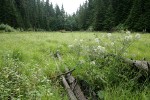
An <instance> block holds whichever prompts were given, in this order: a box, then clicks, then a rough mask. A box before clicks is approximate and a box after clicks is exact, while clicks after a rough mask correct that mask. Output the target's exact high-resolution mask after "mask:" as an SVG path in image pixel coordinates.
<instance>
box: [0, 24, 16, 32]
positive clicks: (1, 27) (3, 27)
mask: <svg viewBox="0 0 150 100" xmlns="http://www.w3.org/2000/svg"><path fill="white" fill-rule="evenodd" d="M0 31H2V32H15V31H16V30H15V29H14V28H13V27H11V26H9V25H7V24H0Z"/></svg>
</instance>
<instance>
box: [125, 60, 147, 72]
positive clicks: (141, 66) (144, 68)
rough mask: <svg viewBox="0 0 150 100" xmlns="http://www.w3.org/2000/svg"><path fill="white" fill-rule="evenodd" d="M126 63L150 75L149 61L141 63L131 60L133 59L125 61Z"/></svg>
mask: <svg viewBox="0 0 150 100" xmlns="http://www.w3.org/2000/svg"><path fill="white" fill-rule="evenodd" d="M124 62H125V63H128V64H129V65H131V66H134V67H136V68H138V69H139V70H142V71H144V72H146V73H150V62H148V61H140V60H131V59H124Z"/></svg>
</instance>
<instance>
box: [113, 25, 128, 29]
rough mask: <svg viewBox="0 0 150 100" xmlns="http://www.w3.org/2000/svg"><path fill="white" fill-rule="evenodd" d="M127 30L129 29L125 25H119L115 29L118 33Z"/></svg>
mask: <svg viewBox="0 0 150 100" xmlns="http://www.w3.org/2000/svg"><path fill="white" fill-rule="evenodd" d="M126 29H128V28H127V27H126V26H125V25H124V24H119V25H118V26H116V28H115V30H116V31H125V30H126Z"/></svg>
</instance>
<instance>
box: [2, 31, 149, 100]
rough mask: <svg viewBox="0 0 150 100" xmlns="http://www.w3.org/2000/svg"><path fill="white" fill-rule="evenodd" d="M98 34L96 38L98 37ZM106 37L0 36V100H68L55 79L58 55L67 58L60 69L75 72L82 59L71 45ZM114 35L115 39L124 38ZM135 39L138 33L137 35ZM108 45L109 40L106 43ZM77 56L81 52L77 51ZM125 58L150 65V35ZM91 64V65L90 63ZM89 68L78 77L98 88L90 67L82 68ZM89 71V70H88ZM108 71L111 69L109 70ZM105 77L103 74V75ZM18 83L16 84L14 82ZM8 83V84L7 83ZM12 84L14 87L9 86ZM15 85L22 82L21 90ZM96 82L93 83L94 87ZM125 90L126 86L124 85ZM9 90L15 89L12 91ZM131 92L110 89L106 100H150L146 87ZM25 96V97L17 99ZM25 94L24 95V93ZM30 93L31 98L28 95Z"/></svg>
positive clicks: (143, 36)
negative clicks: (89, 72)
mask: <svg viewBox="0 0 150 100" xmlns="http://www.w3.org/2000/svg"><path fill="white" fill-rule="evenodd" d="M95 34H96V35H95ZM104 34H106V33H100V32H72V33H60V32H21V33H19V32H14V33H0V70H1V72H2V76H1V77H0V80H1V81H0V83H1V84H0V85H1V89H0V93H3V94H2V95H1V96H0V99H8V97H9V96H10V95H9V93H10V94H11V93H12V92H13V93H12V94H13V95H11V96H10V97H13V98H14V99H15V98H22V99H24V98H25V99H35V100H41V99H42V100H67V99H68V98H67V93H66V92H65V89H64V88H63V87H62V86H61V83H60V80H59V79H58V80H53V79H52V78H53V77H55V76H57V75H59V72H58V69H57V67H56V62H58V61H56V62H55V60H54V53H55V52H56V51H57V50H59V51H60V53H61V56H62V58H63V63H59V62H58V64H59V66H60V69H62V70H63V69H64V67H65V65H67V66H68V67H70V68H72V67H75V66H76V65H77V63H78V62H77V59H79V60H84V57H80V58H78V55H77V54H76V53H75V54H73V53H72V51H71V50H70V49H69V48H68V45H76V43H77V42H76V41H75V40H79V41H80V40H81V39H83V41H84V43H85V44H88V42H87V41H91V40H92V39H94V38H95V37H99V38H102V36H103V35H104ZM120 35H121V34H119V33H114V34H113V36H116V37H117V36H120ZM133 35H135V33H134V34H133ZM106 41H107V40H106ZM77 50H78V49H77ZM76 52H77V51H76ZM125 57H128V58H133V59H138V60H141V59H143V58H146V60H148V61H150V34H141V39H140V40H136V41H134V42H133V43H132V45H131V46H130V47H129V48H128V49H127V55H125ZM87 63H88V62H87ZM83 66H84V67H85V66H87V64H80V65H79V67H77V68H76V70H75V71H74V73H73V74H74V76H75V77H79V78H82V79H87V81H88V82H91V84H95V83H94V81H93V80H96V79H95V78H92V77H90V76H89V77H87V76H86V75H85V72H86V70H87V71H88V70H91V69H90V67H86V68H82V67H83ZM85 69H86V70H85ZM105 70H107V69H105ZM100 72H102V73H103V70H100V71H99V70H98V69H97V70H96V71H95V73H100ZM17 75H18V77H16V76H17ZM100 75H102V74H100ZM9 77H12V78H9ZM13 79H14V80H13ZM3 80H4V81H3ZM9 82H12V83H9ZM13 82H18V83H17V84H18V86H16V85H14V84H13ZM92 82H93V83H92ZM122 86H123V85H122ZM9 88H11V89H10V90H9ZM128 89H130V88H125V89H124V88H123V87H121V86H120V87H112V88H110V87H107V88H106V89H105V90H104V93H103V96H104V97H103V98H104V99H106V100H110V99H111V100H148V99H150V95H149V94H150V91H149V90H150V88H149V86H146V87H145V88H144V90H142V91H141V92H140V93H138V91H137V92H133V93H132V92H131V91H130V90H128ZM14 91H15V92H16V94H17V95H19V94H23V96H20V97H17V96H15V93H14ZM23 91H24V92H23ZM24 93H27V94H24Z"/></svg>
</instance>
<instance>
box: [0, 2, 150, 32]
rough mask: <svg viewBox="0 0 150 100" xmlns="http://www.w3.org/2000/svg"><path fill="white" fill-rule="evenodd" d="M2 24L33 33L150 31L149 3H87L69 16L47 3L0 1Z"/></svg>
mask: <svg viewBox="0 0 150 100" xmlns="http://www.w3.org/2000/svg"><path fill="white" fill-rule="evenodd" d="M71 6H73V5H70V7H71ZM2 23H3V24H8V25H10V26H12V27H14V28H20V29H23V30H35V31H38V30H44V31H58V30H68V31H79V30H88V31H116V30H125V29H128V30H132V31H147V32H150V0H87V1H86V2H84V3H83V4H82V5H80V7H79V8H78V10H77V12H75V13H74V14H72V15H68V14H67V13H66V12H65V10H64V8H63V5H62V6H61V7H59V6H58V5H53V4H52V3H51V1H50V0H46V1H44V0H42V1H41V0H0V24H2Z"/></svg>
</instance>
